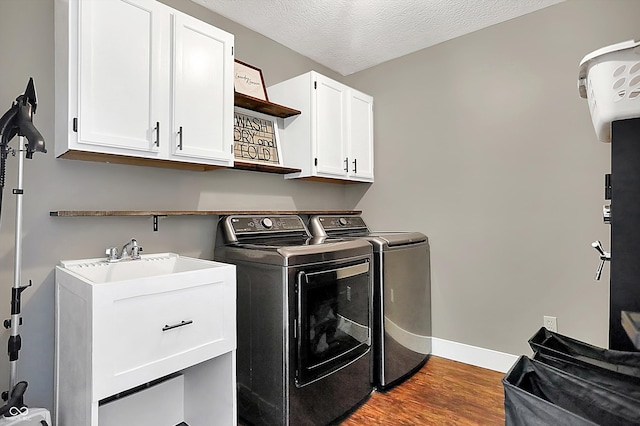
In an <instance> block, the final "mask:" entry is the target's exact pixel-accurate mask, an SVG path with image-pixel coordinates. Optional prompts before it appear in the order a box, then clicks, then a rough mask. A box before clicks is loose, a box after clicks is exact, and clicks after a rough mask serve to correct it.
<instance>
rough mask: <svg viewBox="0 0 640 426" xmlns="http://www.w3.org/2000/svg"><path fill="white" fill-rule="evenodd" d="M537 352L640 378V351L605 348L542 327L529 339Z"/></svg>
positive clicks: (530, 344)
mask: <svg viewBox="0 0 640 426" xmlns="http://www.w3.org/2000/svg"><path fill="white" fill-rule="evenodd" d="M529 346H531V349H533V351H534V352H535V353H540V354H542V355H549V356H552V357H555V358H559V359H565V360H568V361H572V362H574V363H578V364H582V365H585V366H590V365H595V366H597V367H600V368H604V369H607V370H610V371H615V372H618V373H621V374H626V375H629V376H634V377H638V378H640V352H627V351H616V350H611V349H603V348H600V347H597V346H593V345H590V344H588V343H584V342H581V341H579V340H576V339H572V338H571V337H567V336H563V335H562V334H558V333H554V332H552V331H549V330H547V329H546V328H544V327H541V328H540V330H538V332H537V333H536V334H534V335H533V337H531V339H529Z"/></svg>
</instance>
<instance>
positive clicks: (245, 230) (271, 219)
mask: <svg viewBox="0 0 640 426" xmlns="http://www.w3.org/2000/svg"><path fill="white" fill-rule="evenodd" d="M229 223H230V225H231V227H232V228H233V232H234V233H235V234H236V235H238V234H258V233H270V232H292V231H293V232H295V231H303V232H307V228H306V227H305V225H304V222H302V219H301V218H300V217H299V216H295V215H290V216H232V217H230V218H229Z"/></svg>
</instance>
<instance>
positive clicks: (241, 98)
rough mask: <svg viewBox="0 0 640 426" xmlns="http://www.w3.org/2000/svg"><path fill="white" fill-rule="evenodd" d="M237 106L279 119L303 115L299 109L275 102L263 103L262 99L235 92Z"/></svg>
mask: <svg viewBox="0 0 640 426" xmlns="http://www.w3.org/2000/svg"><path fill="white" fill-rule="evenodd" d="M234 104H235V106H238V107H241V108H246V109H250V110H252V111H258V112H261V113H263V114H267V115H272V116H274V117H279V118H287V117H292V116H294V115H299V114H302V113H301V112H300V111H298V110H297V109H293V108H289V107H286V106H282V105H278V104H274V103H273V102H268V101H263V100H262V99H258V98H254V97H252V96H247V95H244V94H242V93H238V92H235V96H234Z"/></svg>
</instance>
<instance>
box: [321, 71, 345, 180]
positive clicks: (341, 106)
mask: <svg viewBox="0 0 640 426" xmlns="http://www.w3.org/2000/svg"><path fill="white" fill-rule="evenodd" d="M314 87H315V89H314V90H315V96H316V102H315V107H316V111H315V117H316V119H315V121H314V122H312V126H315V134H316V158H317V168H316V171H317V173H318V174H320V175H331V176H336V177H344V176H346V175H347V161H348V160H347V155H346V149H345V148H346V146H347V137H348V133H347V128H346V123H345V119H346V108H347V87H346V86H344V85H342V84H340V83H338V82H336V81H333V80H331V79H329V78H325V77H324V76H322V75H317V80H316V83H315V84H314Z"/></svg>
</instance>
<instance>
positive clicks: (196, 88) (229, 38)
mask: <svg viewBox="0 0 640 426" xmlns="http://www.w3.org/2000/svg"><path fill="white" fill-rule="evenodd" d="M173 19H174V40H173V46H174V49H173V52H174V57H173V71H174V72H173V82H172V91H173V99H174V104H173V123H172V130H173V133H172V138H171V139H172V144H173V147H172V154H173V155H175V156H178V157H198V158H208V159H212V160H220V161H219V162H217V163H218V164H219V165H233V104H234V101H233V50H232V48H233V41H234V39H233V35H232V34H229V33H227V32H225V31H222V30H220V29H217V28H215V27H212V26H211V25H209V24H207V23H204V22H202V21H199V20H197V19H194V18H192V17H190V16H188V15H184V14H182V13H179V12H176V13H175V14H174V15H173Z"/></svg>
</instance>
